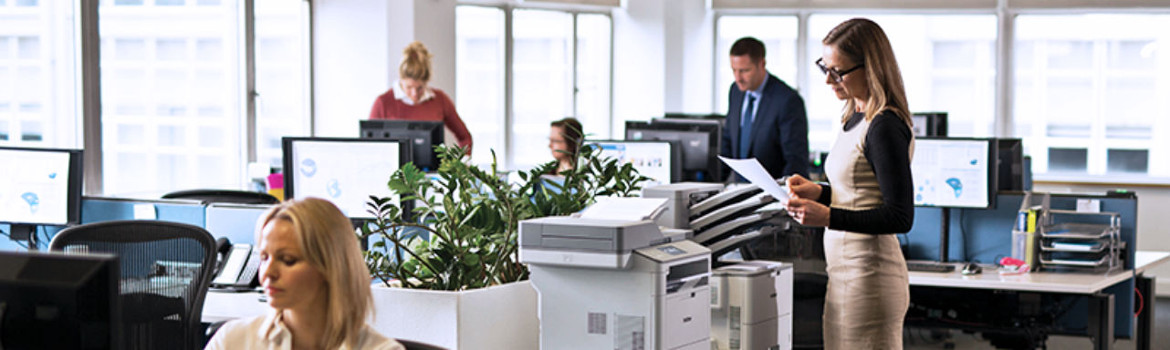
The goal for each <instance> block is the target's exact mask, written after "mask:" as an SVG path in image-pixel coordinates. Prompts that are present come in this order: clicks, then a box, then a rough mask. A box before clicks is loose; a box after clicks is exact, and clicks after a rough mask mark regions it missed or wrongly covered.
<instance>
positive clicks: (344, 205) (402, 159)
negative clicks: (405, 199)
mask: <svg viewBox="0 0 1170 350" xmlns="http://www.w3.org/2000/svg"><path fill="white" fill-rule="evenodd" d="M283 146H284V147H283V148H284V185H285V186H284V195H285V197H286V198H303V197H319V198H323V199H326V200H329V201H331V202H333V204H334V205H337V207H338V208H340V209H341V212H342V213H345V216H348V217H350V218H358V219H366V218H371V217H372V215H370V214H369V213H367V212H366V210H367V207H366V202H368V201H369V197H370V196H378V197H390V196H391V195H392V193H391V191H390V188H389V187H387V186H386V182H387V181H388V180H389V179H390V175H391V174H394V172H395V171H397V170H398V168H399V167H401V166H402V165H403V164H405V163H407V162H409V161H410V145H409V144H407V143H404V142H402V141H396V140H374V139H348V138H316V137H285V138H284V140H283Z"/></svg>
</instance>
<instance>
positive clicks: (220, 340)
mask: <svg viewBox="0 0 1170 350" xmlns="http://www.w3.org/2000/svg"><path fill="white" fill-rule="evenodd" d="M281 318H282V317H281V314H280V313H278V312H275V311H269V313H268V315H267V316H257V317H253V318H242V319H236V320H232V321H229V322H228V323H225V324H224V325H223V327H220V328H219V330H218V331H216V332H215V336H213V337H212V338H211V340H210V341H208V342H207V347H206V348H204V349H205V350H213V349H215V350H218V349H268V350H292V332H291V331H289V330H288V327H287V326H285V325H284V322H283V321H282V320H281ZM358 337H359V339H358V342H357V346H356V347H354V348H350V347H349V346H348V345H346V344H342V345H341V347H339V348H338V350H359V349H361V350H368V349H373V350H405V349H406V348H404V347H402V344H399V343H398V342H397V341H395V340H394V339H391V338H387V337H386V336H384V335H382V334H380V333H378V332H377V331H375V330H374V329H373V328H370V325H366V326H365V328H364V329H362V331H361V333H360V334H359V335H358Z"/></svg>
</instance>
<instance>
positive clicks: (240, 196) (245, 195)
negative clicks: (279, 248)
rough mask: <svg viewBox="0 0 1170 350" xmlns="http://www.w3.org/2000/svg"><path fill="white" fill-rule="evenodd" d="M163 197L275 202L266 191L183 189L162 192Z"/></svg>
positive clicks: (243, 202)
mask: <svg viewBox="0 0 1170 350" xmlns="http://www.w3.org/2000/svg"><path fill="white" fill-rule="evenodd" d="M162 198H163V199H194V200H199V201H203V203H239V204H276V203H280V201H279V200H277V199H276V197H273V196H272V195H270V194H267V193H261V192H250V191H236V190H202V189H201V190H185V191H175V192H171V193H167V194H164V195H163V196H162Z"/></svg>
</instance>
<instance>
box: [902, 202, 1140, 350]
mask: <svg viewBox="0 0 1170 350" xmlns="http://www.w3.org/2000/svg"><path fill="white" fill-rule="evenodd" d="M1077 199H1093V200H1098V201H1099V202H1100V211H1102V212H1115V213H1118V214H1120V216H1121V239H1122V240H1123V241H1125V244H1126V251H1125V259H1124V260H1125V261H1124V269H1126V270H1129V269H1133V267H1134V253H1135V252H1136V251H1137V250H1138V246H1137V238H1136V237H1137V204H1138V203H1137V197H1136V196H1135V195H1133V194H1127V195H1120V196H1107V195H1093V194H1056V193H1054V194H1051V207H1052V208H1053V209H1064V210H1075V209H1076V207H1077ZM1023 201H1024V193H1023V192H1001V193H999V194H998V195H997V196H996V199H995V203H996V205H995V207H994V208H991V209H951V217H950V222H949V226H950V240H949V242H948V246H949V249H948V255H949V256H950V257H951V258H950V260H951V261H978V262H980V263H985V264H994V263H996V262H997V261H998V260H999V258H1002V257H1005V256H1010V255H1011V241H1012V233H1011V232H1012V227H1013V225H1014V224H1015V220H1016V217H1017V214H1018V212H1019V209H1020V204H1021V203H1023ZM941 215H942V214H941V209H938V208H924V207H920V208H915V211H914V228H913V229H912V230H911V231H910V232H909V233H908V234H906V235H904V236H901V238H900V239H901V240H902V243H903V244H904V245H905V246H906V248H905V249H906V254H907V257H908V258H909V259H921V260H937V259H938V257H939V251H938V250H939V232H940V227H939V225H940V224H941V221H942V219H941ZM985 273H995V272H994V271H988V272H985ZM1133 291H1134V280H1133V279H1129V280H1127V281H1125V282H1122V283H1120V284H1118V285H1115V286H1113V287H1110V288H1107V289H1106V290H1105V292H1106V293H1108V294H1113V296H1114V303H1115V304H1114V306H1115V311H1114V322H1115V324H1114V334H1115V336H1118V337H1126V338H1128V337H1132V336H1133V328H1134V327H1133V326H1134V317H1133V312H1134V305H1135V304H1134V303H1135V300H1134V299H1135V298H1134V293H1133ZM1067 302H1068V303H1071V305H1070V306H1069V310H1070V311H1069V312H1068V313H1066V314H1065V315H1063V317H1062V318H1061V320H1060V323H1061V325H1062V326H1064V327H1066V328H1067V329H1084V328H1085V327H1087V315H1086V314H1085V313H1084V312H1083V310H1085V307H1084V303H1085V302H1086V301H1085V300H1076V299H1069V300H1068V301H1067Z"/></svg>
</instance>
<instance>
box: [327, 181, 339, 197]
mask: <svg viewBox="0 0 1170 350" xmlns="http://www.w3.org/2000/svg"><path fill="white" fill-rule="evenodd" d="M325 192H326V193H329V197H333V198H338V197H341V184H339V183H338V182H337V179H330V180H329V184H328V185H325Z"/></svg>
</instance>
